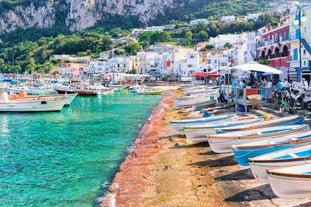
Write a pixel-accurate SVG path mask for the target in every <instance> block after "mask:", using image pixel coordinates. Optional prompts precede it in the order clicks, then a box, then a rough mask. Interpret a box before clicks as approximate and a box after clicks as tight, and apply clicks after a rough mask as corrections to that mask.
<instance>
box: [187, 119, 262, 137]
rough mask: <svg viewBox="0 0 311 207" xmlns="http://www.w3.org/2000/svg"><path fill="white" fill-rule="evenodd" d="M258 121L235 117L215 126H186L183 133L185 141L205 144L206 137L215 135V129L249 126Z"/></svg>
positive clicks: (204, 124) (206, 124)
mask: <svg viewBox="0 0 311 207" xmlns="http://www.w3.org/2000/svg"><path fill="white" fill-rule="evenodd" d="M258 121H260V119H259V118H254V117H251V116H249V117H237V118H234V119H228V120H225V121H223V122H221V123H216V124H209V123H202V124H201V125H195V126H186V127H184V131H185V135H186V138H187V140H188V141H190V142H192V143H199V142H207V137H206V136H207V135H212V134H216V131H215V129H217V128H222V127H228V126H237V125H243V124H249V123H253V122H258Z"/></svg>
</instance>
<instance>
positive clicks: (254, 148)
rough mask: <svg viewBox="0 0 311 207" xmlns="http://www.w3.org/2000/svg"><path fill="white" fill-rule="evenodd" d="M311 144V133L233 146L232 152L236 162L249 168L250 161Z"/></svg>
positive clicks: (299, 133)
mask: <svg viewBox="0 0 311 207" xmlns="http://www.w3.org/2000/svg"><path fill="white" fill-rule="evenodd" d="M307 142H311V131H309V130H308V131H306V132H301V131H298V132H297V133H296V134H291V135H285V136H283V137H279V138H268V139H266V140H262V141H257V142H248V143H243V144H238V145H232V150H233V153H234V157H235V159H236V161H237V162H238V163H239V164H240V165H242V166H249V165H250V163H249V159H250V158H253V157H256V156H259V155H263V154H266V153H270V152H275V151H277V150H282V149H286V148H290V147H293V146H296V145H298V144H302V143H307Z"/></svg>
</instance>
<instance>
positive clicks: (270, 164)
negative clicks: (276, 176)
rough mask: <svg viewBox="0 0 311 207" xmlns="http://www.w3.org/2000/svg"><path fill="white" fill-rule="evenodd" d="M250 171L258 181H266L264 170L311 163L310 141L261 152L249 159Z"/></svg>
mask: <svg viewBox="0 0 311 207" xmlns="http://www.w3.org/2000/svg"><path fill="white" fill-rule="evenodd" d="M249 163H250V166H251V170H252V173H253V175H254V177H255V178H256V179H257V180H258V181H260V182H264V183H266V182H268V177H267V173H266V171H267V170H269V169H276V168H280V167H288V166H294V165H301V164H305V163H311V143H310V142H309V143H307V144H302V145H296V146H293V147H290V148H287V149H283V150H278V151H275V152H271V153H267V154H263V155H260V156H256V157H254V158H250V159H249Z"/></svg>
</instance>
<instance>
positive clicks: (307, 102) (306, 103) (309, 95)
mask: <svg viewBox="0 0 311 207" xmlns="http://www.w3.org/2000/svg"><path fill="white" fill-rule="evenodd" d="M303 108H304V109H308V110H311V91H307V92H306V97H305V98H304V99H303Z"/></svg>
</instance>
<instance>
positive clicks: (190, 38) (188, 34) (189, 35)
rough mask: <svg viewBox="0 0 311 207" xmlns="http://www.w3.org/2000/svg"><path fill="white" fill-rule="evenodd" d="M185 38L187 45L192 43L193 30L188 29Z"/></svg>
mask: <svg viewBox="0 0 311 207" xmlns="http://www.w3.org/2000/svg"><path fill="white" fill-rule="evenodd" d="M185 38H186V40H187V45H190V44H191V41H192V32H191V31H187V32H186V33H185Z"/></svg>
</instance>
